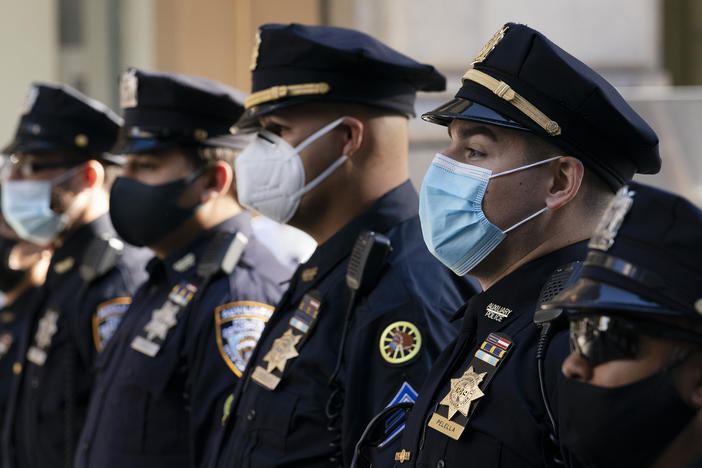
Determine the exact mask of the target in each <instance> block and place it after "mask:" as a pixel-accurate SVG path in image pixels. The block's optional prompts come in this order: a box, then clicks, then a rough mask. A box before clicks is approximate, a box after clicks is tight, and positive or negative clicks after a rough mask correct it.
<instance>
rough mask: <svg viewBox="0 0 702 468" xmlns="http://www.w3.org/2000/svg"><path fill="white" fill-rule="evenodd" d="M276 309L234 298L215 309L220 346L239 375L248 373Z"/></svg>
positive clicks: (226, 359)
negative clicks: (255, 349) (253, 354)
mask: <svg viewBox="0 0 702 468" xmlns="http://www.w3.org/2000/svg"><path fill="white" fill-rule="evenodd" d="M273 309H274V308H273V306H270V305H268V304H263V303H261V302H255V301H237V302H230V303H228V304H223V305H221V306H219V307H217V308H216V309H215V335H216V339H217V348H218V349H219V353H220V354H221V355H222V359H224V362H225V363H226V364H227V366H228V367H229V368H230V369H231V371H232V372H233V373H234V374H235V375H236V376H237V377H241V375H242V374H243V373H244V369H245V368H246V364H247V363H248V362H249V358H250V357H251V354H252V353H253V350H254V348H255V347H256V344H257V343H258V339H259V338H260V337H261V333H262V332H263V329H264V328H265V326H266V322H268V319H269V318H270V316H271V314H272V313H273Z"/></svg>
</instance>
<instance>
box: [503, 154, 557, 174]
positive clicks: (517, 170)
mask: <svg viewBox="0 0 702 468" xmlns="http://www.w3.org/2000/svg"><path fill="white" fill-rule="evenodd" d="M562 157H563V156H554V157H552V158H548V159H542V160H541V161H537V162H535V163H531V164H527V165H526V166H520V167H516V168H514V169H510V170H508V171H503V172H500V173H498V174H493V175H491V176H490V178H491V179H492V178H493V177H500V176H503V175H507V174H511V173H513V172H519V171H523V170H525V169H529V168H531V167H536V166H540V165H542V164H546V163H547V162H551V161H555V160H556V159H560V158H562Z"/></svg>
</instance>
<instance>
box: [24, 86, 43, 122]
mask: <svg viewBox="0 0 702 468" xmlns="http://www.w3.org/2000/svg"><path fill="white" fill-rule="evenodd" d="M37 96H39V88H37V87H36V86H32V87H31V88H29V91H27V95H26V96H25V97H24V101H23V102H22V107H20V114H22V115H25V114H29V113H30V112H32V108H33V107H34V103H35V102H37Z"/></svg>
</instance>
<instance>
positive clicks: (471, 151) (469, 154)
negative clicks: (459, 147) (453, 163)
mask: <svg viewBox="0 0 702 468" xmlns="http://www.w3.org/2000/svg"><path fill="white" fill-rule="evenodd" d="M463 151H464V152H465V156H466V159H476V158H483V157H485V153H483V152H482V151H478V150H476V149H475V148H470V147H466V148H464V149H463Z"/></svg>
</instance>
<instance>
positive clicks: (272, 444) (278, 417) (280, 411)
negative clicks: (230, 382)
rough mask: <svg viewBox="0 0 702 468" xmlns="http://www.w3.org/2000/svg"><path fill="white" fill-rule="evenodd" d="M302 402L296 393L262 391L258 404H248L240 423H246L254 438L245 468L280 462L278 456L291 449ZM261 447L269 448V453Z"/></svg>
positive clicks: (258, 397) (249, 445) (249, 444)
mask: <svg viewBox="0 0 702 468" xmlns="http://www.w3.org/2000/svg"><path fill="white" fill-rule="evenodd" d="M254 393H258V392H254ZM298 400H299V398H298V396H297V395H295V394H292V393H287V392H282V391H277V392H260V393H259V394H258V395H256V402H255V405H245V406H246V407H247V408H248V409H247V410H245V412H244V413H243V414H239V415H238V417H239V418H240V420H245V421H246V425H247V426H248V429H249V430H248V431H247V432H248V433H249V435H250V436H251V439H252V440H250V441H249V443H248V444H247V445H246V448H245V450H246V451H247V452H248V453H246V454H245V459H246V462H247V463H246V464H245V466H252V467H267V466H273V465H275V460H276V459H279V458H278V456H277V454H282V453H285V452H286V449H290V443H291V439H290V437H289V435H290V433H291V432H292V431H293V430H294V428H295V427H296V425H295V423H294V417H295V409H296V407H297V405H298ZM261 442H264V443H263V444H261ZM259 445H263V446H265V450H261V449H259V450H257V447H258V446H259ZM299 448H300V449H302V447H299Z"/></svg>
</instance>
